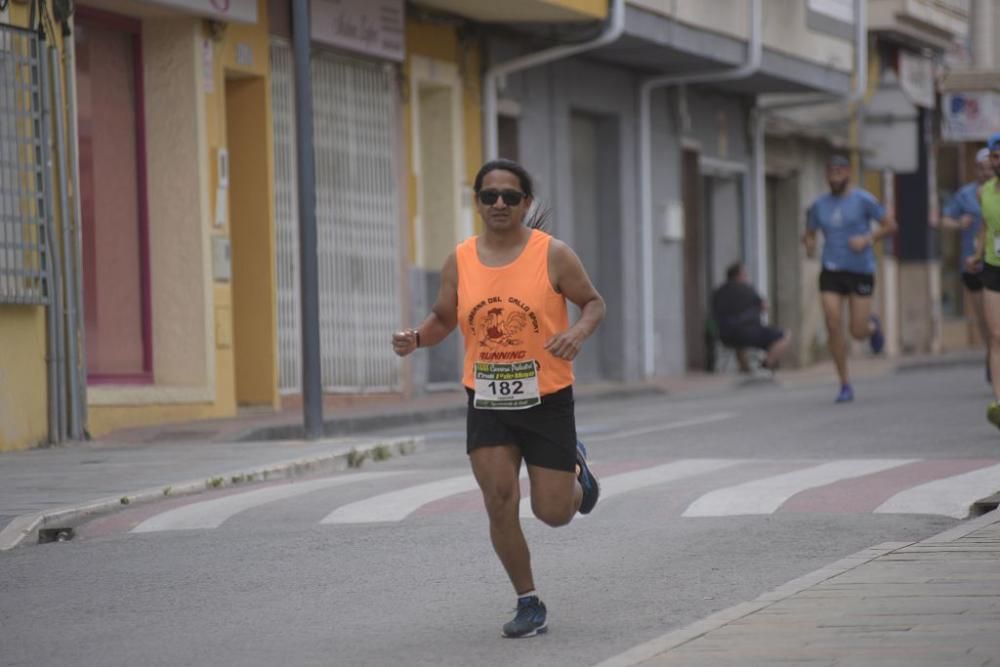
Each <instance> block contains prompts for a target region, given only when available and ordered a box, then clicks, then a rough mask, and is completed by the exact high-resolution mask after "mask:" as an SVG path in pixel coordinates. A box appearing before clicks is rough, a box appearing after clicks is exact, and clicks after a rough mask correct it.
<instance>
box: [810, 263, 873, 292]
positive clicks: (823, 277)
mask: <svg viewBox="0 0 1000 667" xmlns="http://www.w3.org/2000/svg"><path fill="white" fill-rule="evenodd" d="M819 291H820V292H834V293H836V294H842V295H844V296H847V295H849V294H856V295H858V296H865V297H869V296H872V294H874V292H875V276H873V275H872V274H870V273H854V272H853V271H827V270H826V269H823V272H822V273H820V274H819Z"/></svg>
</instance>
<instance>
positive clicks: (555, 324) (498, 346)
mask: <svg viewBox="0 0 1000 667" xmlns="http://www.w3.org/2000/svg"><path fill="white" fill-rule="evenodd" d="M476 238H477V237H475V236H473V237H472V238H469V239H466V240H465V241H464V242H462V243H461V244H459V246H458V248H457V249H456V251H455V257H456V259H457V262H458V325H459V328H460V329H461V331H462V336H464V338H465V366H464V374H463V377H462V382H463V384H465V386H466V387H469V388H470V389H474V388H475V371H474V368H475V367H476V364H477V363H483V362H486V363H492V364H508V363H514V362H525V361H529V360H531V361H534V362H535V365H536V368H537V372H538V389H539V391H540V392H541V395H542V396H544V395H546V394H552V393H555V392H557V391H559V390H560V389H564V388H566V387H568V386H570V385H571V384H573V362H571V361H567V360H565V359H558V358H556V357H554V356H552V355H551V354H550V353H549V352H548V351H547V350H546V349H545V342H546V341H547V340H549V339H550V338H551V337H552V336H554V335H556V334H558V333H562V332H563V331H566V329H568V328H569V314H568V312H567V310H566V297H564V296H563V295H562V294H559V293H558V292H556V291H555V289H554V288H553V287H552V281H551V280H550V279H549V241H551V239H552V237H551V236H549V235H548V234H546V233H545V232H542V231H539V230H537V229H533V230H532V231H531V238H530V239H529V240H528V243H527V244H526V245H525V246H524V250H523V251H522V252H521V254H520V255H519V256H518V258H517V259H515V260H514V261H513V262H511V263H510V264H507V265H505V266H498V267H491V266H486V265H484V264H483V263H482V262H481V261H480V260H479V253H478V251H477V250H476Z"/></svg>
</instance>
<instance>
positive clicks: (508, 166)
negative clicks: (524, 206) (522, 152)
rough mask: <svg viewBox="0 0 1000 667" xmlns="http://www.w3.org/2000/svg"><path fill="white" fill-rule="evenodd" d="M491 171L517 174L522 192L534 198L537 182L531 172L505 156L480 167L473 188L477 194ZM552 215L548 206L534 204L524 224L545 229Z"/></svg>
mask: <svg viewBox="0 0 1000 667" xmlns="http://www.w3.org/2000/svg"><path fill="white" fill-rule="evenodd" d="M491 171H509V172H510V173H512V174H514V175H515V176H517V180H518V182H520V184H521V192H523V193H524V194H525V196H527V197H531V198H532V199H534V197H535V184H534V181H532V179H531V174H529V173H528V170H527V169H525V168H524V167H522V166H521V165H519V164H518V163H517V162H514V161H513V160H505V159H503V158H500V159H497V160H490V161H489V162H487V163H486V164H484V165H483V166H482V167H480V168H479V173H477V174H476V180H475V181H474V182H473V185H472V189H473V190H474V191H475V193H476V194H477V195H478V194H479V191H480V190H482V189H483V179H484V178H485V177H486V174H488V173H490V172H491ZM551 215H552V212H551V211H550V210H549V209H548V208H546V207H544V206H540V205H538V204H535V205H534V206H532V208H531V210H530V211H529V213H528V216H527V217H526V218H525V220H524V224H525V225H526V226H528V227H531V228H532V229H545V228H546V227H547V226H548V222H549V218H550V217H551Z"/></svg>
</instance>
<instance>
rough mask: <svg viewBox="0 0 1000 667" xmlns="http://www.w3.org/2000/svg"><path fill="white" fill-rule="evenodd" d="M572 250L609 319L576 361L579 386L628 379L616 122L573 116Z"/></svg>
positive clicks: (571, 118)
mask: <svg viewBox="0 0 1000 667" xmlns="http://www.w3.org/2000/svg"><path fill="white" fill-rule="evenodd" d="M570 140H571V145H572V156H571V157H572V173H571V178H572V183H573V217H572V220H573V236H572V242H573V249H574V250H575V251H576V253H577V255H579V257H580V260H581V261H582V262H583V266H584V268H586V270H587V273H588V274H589V275H590V279H591V281H592V282H593V283H594V286H595V287H596V288H597V291H598V292H600V293H601V295H602V296H603V297H604V299H605V302H606V303H607V316H606V317H605V319H604V323H603V324H602V326H601V327H599V328H598V329H597V332H595V334H594V336H593V337H592V338H591V339H590V340H588V341H587V344H586V345H585V346H584V349H583V352H582V353H581V354H580V356H579V357H577V359H576V360H575V362H574V372H575V374H576V377H577V379H578V380H579V381H583V382H593V381H599V380H619V381H620V380H623V379H624V347H623V333H624V330H623V322H622V320H623V317H622V314H623V313H622V301H623V299H622V298H621V294H622V280H623V278H622V273H623V270H622V269H623V267H622V262H621V227H620V224H619V222H618V221H619V219H620V217H621V216H620V213H619V212H620V211H621V187H620V174H621V170H620V168H619V164H620V157H619V147H620V145H621V143H620V142H621V140H620V137H619V127H618V120H617V118H616V117H614V116H604V115H597V114H589V113H585V112H572V113H571V115H570Z"/></svg>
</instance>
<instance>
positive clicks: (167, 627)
mask: <svg viewBox="0 0 1000 667" xmlns="http://www.w3.org/2000/svg"><path fill="white" fill-rule="evenodd" d="M835 390H836V388H835V387H832V386H828V385H823V386H797V387H780V386H775V387H772V386H766V385H764V386H756V385H755V386H753V387H748V388H744V389H741V390H740V391H737V392H733V393H728V394H725V395H718V396H711V397H688V398H683V399H675V398H666V399H665V398H643V399H636V400H630V401H627V402H625V401H609V402H606V403H601V404H592V403H588V404H586V405H581V406H580V409H579V411H578V420H579V425H580V432H581V436H582V437H583V438H584V440H585V441H586V442H588V446H589V448H590V450H591V454H592V458H593V460H594V461H595V468H596V470H597V471H598V472H599V473H601V475H602V480H603V482H604V487H605V496H606V497H605V498H603V499H602V501H601V503H600V504H599V505H598V507H597V509H596V510H595V512H594V514H593V515H591V516H589V517H585V518H581V519H579V520H577V521H574V522H573V523H572V524H571V525H570V526H567V527H565V528H561V529H551V528H548V527H546V526H544V525H542V524H540V523H539V522H537V521H535V520H534V519H532V518H525V519H524V520H523V523H524V526H525V530H526V534H527V537H528V540H529V544H530V545H531V547H532V555H533V562H534V568H535V576H536V582H537V583H538V587H539V590H540V592H541V594H542V597H543V598H544V599H545V601H546V603H547V605H548V607H549V616H550V618H549V624H550V632H549V634H548V635H546V636H544V637H539V638H533V639H528V640H504V639H501V638H500V636H499V630H500V626H501V625H502V623H503V622H504V621H506V620H508V619H509V618H510V617H511V615H512V610H513V606H514V597H513V593H512V591H511V589H510V585H509V583H508V582H507V580H506V577H505V575H504V573H503V571H502V569H501V567H500V565H499V563H498V561H497V560H496V558H495V556H494V555H493V552H492V549H491V547H490V544H489V538H488V533H487V524H486V516H485V514H484V513H483V512H482V510H481V509H480V501H479V499H478V497H477V494H476V492H475V490H474V487H471V486H470V485H469V473H468V464H467V460H466V457H465V453H464V434H463V428H464V425H463V424H462V423H460V422H454V423H446V424H435V425H432V426H430V427H427V428H425V429H423V431H424V432H425V433H426V434H427V436H428V446H427V449H426V451H425V452H423V453H421V454H418V455H415V456H410V457H405V458H400V459H391V460H388V461H383V462H379V463H371V464H366V465H365V466H364V467H363V468H362V471H361V472H360V473H358V472H353V473H344V474H341V475H339V476H336V477H333V478H312V479H302V480H297V481H295V482H291V483H288V482H282V483H276V484H270V485H258V486H255V487H249V488H246V489H240V490H237V491H226V492H220V493H216V494H207V495H202V496H197V497H192V498H183V499H172V500H167V501H165V502H164V503H161V504H158V505H151V506H145V507H142V508H136V509H134V510H128V511H125V512H122V513H120V514H117V515H113V516H111V517H106V518H102V519H100V520H97V521H94V522H93V523H91V524H88V525H86V526H83V527H82V528H81V529H80V535H79V537H78V538H77V539H76V540H74V541H72V542H68V543H63V544H51V545H43V546H36V547H31V548H21V549H16V550H13V551H11V552H6V553H0V664H2V665H57V664H70V665H95V666H96V665H101V666H112V665H136V664H144V665H214V666H223V665H275V664H281V665H378V666H383V665H509V664H518V665H592V664H596V663H598V662H600V661H601V660H604V659H606V658H608V657H611V656H614V655H616V654H618V653H621V652H623V651H625V650H627V649H629V648H631V647H632V646H634V645H636V644H639V643H642V642H644V641H647V640H649V639H652V638H654V637H656V636H659V635H661V634H663V633H665V632H667V631H669V630H671V629H675V628H677V627H681V626H683V625H686V624H688V623H690V622H693V621H695V620H698V619H700V618H703V617H705V616H707V615H709V614H711V613H712V612H714V611H718V610H720V609H724V608H726V607H729V606H731V605H734V604H737V603H739V602H742V601H745V600H750V599H752V598H754V597H756V596H757V595H759V594H761V593H763V592H766V591H768V590H770V589H773V588H775V587H777V586H779V585H781V584H783V583H785V582H786V581H789V580H791V579H794V578H796V577H798V576H801V575H803V574H805V573H807V572H810V571H812V570H815V569H817V568H819V567H822V566H824V565H826V564H828V563H830V562H832V561H835V560H838V559H840V558H843V557H845V556H847V555H850V554H852V553H855V552H857V551H859V550H861V549H863V548H866V547H869V546H871V545H875V544H878V543H881V542H887V541H897V542H905V541H914V540H918V539H922V538H924V537H927V536H930V535H932V534H935V533H937V532H940V531H941V530H944V529H946V528H948V527H950V526H952V525H954V524H956V523H957V522H958V521H959V520H960V519H959V518H958V517H959V516H960V515H961V514H963V513H964V508H967V506H968V502H969V500H970V499H974V498H972V496H975V495H977V494H979V495H987V493H988V492H992V491H997V490H1000V434H998V433H997V431H996V430H995V429H992V427H989V426H988V425H987V424H986V421H985V406H986V402H987V400H988V397H989V393H988V391H987V389H986V387H985V385H984V384H983V381H982V377H981V370H980V369H977V368H972V367H964V368H951V369H939V370H922V371H912V372H907V373H902V374H898V375H894V376H890V377H885V378H881V379H872V380H867V381H862V382H859V383H857V385H856V391H857V395H858V400H857V401H856V402H855V403H854V404H852V405H843V406H835V405H833V404H832V400H833V397H834V394H835ZM994 482H995V483H994ZM986 489H992V490H991V491H988V492H986V491H984V490H986Z"/></svg>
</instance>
